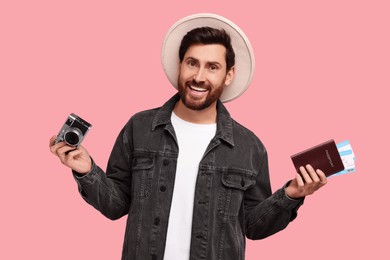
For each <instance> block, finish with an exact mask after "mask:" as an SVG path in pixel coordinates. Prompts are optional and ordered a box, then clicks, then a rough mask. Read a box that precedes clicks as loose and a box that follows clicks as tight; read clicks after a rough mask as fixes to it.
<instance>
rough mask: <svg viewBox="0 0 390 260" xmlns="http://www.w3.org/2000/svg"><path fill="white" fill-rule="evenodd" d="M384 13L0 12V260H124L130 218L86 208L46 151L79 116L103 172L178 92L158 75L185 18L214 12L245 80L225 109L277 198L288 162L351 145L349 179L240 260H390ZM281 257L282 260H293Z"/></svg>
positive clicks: (301, 7) (166, 4)
mask: <svg viewBox="0 0 390 260" xmlns="http://www.w3.org/2000/svg"><path fill="white" fill-rule="evenodd" d="M389 10H390V6H389V4H388V1H333V0H332V1H245V0H240V1H227V0H225V1H216V0H214V1H178V0H177V1H173V0H166V1H143V2H141V1H139V2H135V1H133V2H131V1H74V0H71V1H49V0H47V1H43V0H35V1H22V0H20V1H18V0H14V1H1V3H0V86H1V90H2V91H1V92H2V94H1V104H0V106H1V111H2V113H1V117H2V118H1V120H2V123H1V130H0V131H1V138H0V140H1V146H2V148H1V156H0V158H1V164H2V171H1V172H2V177H1V188H0V199H1V217H0V218H1V221H0V225H1V226H0V230H1V231H0V236H1V244H2V246H1V248H2V249H1V250H0V258H1V259H119V258H120V255H121V249H122V242H123V235H124V228H125V219H126V217H124V218H122V219H120V220H119V221H115V222H112V221H110V220H108V219H105V218H104V217H103V216H102V215H101V214H100V213H99V212H97V211H96V210H94V209H93V208H92V207H90V206H89V205H87V204H86V203H85V202H84V201H83V200H82V199H81V197H80V196H79V194H78V192H77V188H76V183H75V182H74V180H73V178H72V176H71V174H70V171H69V170H68V169H67V168H65V167H63V166H62V165H61V164H60V163H59V161H58V160H57V159H56V158H55V157H54V156H53V155H52V154H51V153H50V152H49V149H48V140H49V138H50V137H51V136H52V135H54V134H56V133H57V132H58V130H59V128H60V126H61V125H62V124H63V122H64V120H65V118H66V116H67V115H68V114H69V113H71V112H74V113H76V114H79V115H80V116H82V117H84V118H85V119H87V120H88V121H90V122H91V123H93V128H92V131H91V132H90V133H89V135H88V137H87V138H86V140H85V143H84V145H85V146H86V147H87V148H88V150H89V151H90V153H91V154H92V156H93V157H94V159H95V160H96V162H97V163H98V164H99V165H100V166H102V167H103V168H105V167H106V163H107V159H108V156H109V153H110V151H111V148H112V145H113V143H114V140H115V138H116V135H117V134H118V132H119V130H120V129H121V128H122V126H123V125H124V124H125V123H126V121H127V120H128V118H129V117H130V116H131V115H133V114H134V113H136V112H137V111H140V110H144V109H148V108H152V107H156V106H160V105H161V104H162V103H163V102H165V101H166V100H167V99H168V98H169V97H170V96H171V95H173V94H174V93H175V90H174V89H173V88H172V87H171V86H170V85H169V83H168V80H167V79H166V78H165V75H164V73H163V70H162V68H161V64H160V49H161V44H162V40H163V37H164V34H165V32H166V31H167V30H168V28H169V27H170V26H171V25H172V24H173V23H174V22H175V21H176V20H178V19H180V18H182V17H184V16H186V15H189V14H193V13H199V12H212V13H217V14H220V15H223V16H225V17H227V18H229V19H231V20H232V21H234V22H235V23H236V24H237V25H239V26H240V27H241V28H242V29H243V30H244V31H245V32H246V34H247V36H248V38H249V39H250V40H251V43H252V46H253V49H254V52H255V56H256V72H255V77H254V81H253V83H252V85H251V87H250V88H249V89H248V91H247V92H246V93H245V94H244V95H243V96H241V98H239V99H238V100H235V101H233V102H231V103H228V104H227V106H228V108H229V110H230V112H231V114H232V116H233V117H234V118H235V119H236V120H237V121H239V122H240V123H242V124H244V125H246V126H247V127H248V128H250V129H251V130H253V131H254V132H255V133H256V134H257V135H258V136H259V137H260V139H261V140H262V141H263V142H264V143H265V145H266V146H267V148H268V151H269V156H270V170H271V179H272V186H273V188H274V189H277V188H279V187H280V186H282V185H283V184H284V183H285V182H286V181H287V180H288V179H289V178H292V177H293V175H294V168H293V165H292V163H291V160H290V158H289V156H290V155H291V154H293V153H295V152H298V151H300V150H302V149H305V148H308V147H309V146H312V145H315V144H317V143H319V142H322V141H325V140H327V139H330V138H334V139H335V140H336V141H337V142H340V141H343V140H345V139H349V140H350V141H351V143H352V145H353V148H354V150H355V153H356V156H357V172H356V173H353V174H349V175H343V176H339V177H335V178H331V179H329V183H328V185H327V186H325V187H324V188H323V189H322V190H320V191H319V192H318V193H317V194H315V195H313V196H312V197H308V198H307V200H306V202H305V205H304V206H303V207H302V208H301V210H300V212H299V216H298V218H297V219H296V220H295V221H294V222H293V223H291V225H290V226H289V227H288V228H287V229H286V230H284V231H282V232H280V233H278V234H276V235H274V236H272V237H269V238H267V239H265V240H262V241H248V243H247V259H248V260H255V259H301V260H304V259H313V258H315V259H317V260H321V259H343V258H344V259H390V258H389V252H388V248H387V247H388V234H389V231H390V229H389V226H390V225H389V219H390V215H389V209H388V205H389V203H388V197H389V192H388V187H389V181H390V179H389V175H390V173H389V166H388V164H389V156H388V147H389V145H390V143H389V138H388V135H387V134H388V133H389V130H390V129H389V119H388V118H389V117H388V112H389V94H388V89H389V87H390V77H389V71H390V51H389V50H390V48H389V46H390V39H389V35H390V15H389ZM288 257H289V258H288Z"/></svg>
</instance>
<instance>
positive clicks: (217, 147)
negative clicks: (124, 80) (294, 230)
mask: <svg viewBox="0 0 390 260" xmlns="http://www.w3.org/2000/svg"><path fill="white" fill-rule="evenodd" d="M178 98H179V97H178V95H177V94H176V95H175V96H174V97H172V98H171V99H170V100H169V101H168V102H167V103H165V104H164V106H162V107H161V108H157V109H153V110H148V111H144V112H140V113H137V114H136V115H134V116H133V117H132V118H131V119H130V120H129V122H128V123H127V124H126V125H125V127H124V128H123V129H122V131H121V132H120V134H119V136H118V138H117V140H116V142H115V145H114V148H113V150H112V153H111V156H110V159H109V162H108V166H107V171H106V174H105V173H104V172H103V170H101V169H100V168H99V167H98V166H97V165H96V164H95V163H94V164H93V167H92V170H91V172H90V173H88V174H87V175H85V176H83V177H79V176H77V174H75V179H76V181H77V183H78V187H79V191H80V193H81V195H82V197H83V198H84V199H85V200H86V201H87V202H88V203H89V204H91V205H92V206H93V207H95V208H96V209H98V210H99V211H100V212H101V213H103V214H104V215H105V216H106V217H108V218H109V219H113V220H114V219H118V218H120V217H122V216H124V215H126V214H128V219H127V226H126V232H125V238H124V245H123V253H122V259H129V260H138V259H139V260H147V259H151V260H156V259H159V260H160V259H163V255H164V248H165V242H166V234H167V226H168V217H169V211H170V206H171V199H172V193H173V186H174V181H175V173H176V163H177V157H178V152H179V151H178V145H177V141H176V136H175V131H174V129H173V126H172V124H171V120H170V118H171V113H172V110H173V107H174V105H175V103H176V102H177V101H178ZM302 203H303V200H291V199H289V198H288V197H287V196H286V195H285V192H284V188H281V189H279V190H278V191H276V192H275V193H274V194H271V187H270V181H269V175H268V161H267V153H266V150H265V148H264V146H263V144H262V143H261V141H260V140H259V139H258V138H257V137H256V136H255V135H254V134H253V133H252V132H251V131H249V130H248V129H246V128H244V127H243V126H241V125H240V124H238V123H237V122H236V121H234V120H233V119H232V118H231V117H230V115H229V113H228V111H227V110H226V108H225V107H224V106H223V104H222V103H221V102H218V105H217V132H216V135H215V137H214V138H213V139H212V140H211V142H210V144H209V146H208V148H207V150H206V152H205V154H204V156H203V158H202V160H201V162H200V164H199V172H198V176H197V181H196V190H195V199H194V212H193V223H192V235H191V251H190V259H191V260H195V259H223V260H229V259H231V260H241V259H244V257H245V237H248V238H250V239H261V238H264V237H267V236H269V235H272V234H274V233H276V232H278V231H280V230H282V229H284V228H285V227H286V226H287V224H288V223H289V222H290V221H292V220H293V219H294V218H295V217H296V214H297V213H296V212H297V209H298V208H299V206H300V205H302ZM180 260H181V259H180Z"/></svg>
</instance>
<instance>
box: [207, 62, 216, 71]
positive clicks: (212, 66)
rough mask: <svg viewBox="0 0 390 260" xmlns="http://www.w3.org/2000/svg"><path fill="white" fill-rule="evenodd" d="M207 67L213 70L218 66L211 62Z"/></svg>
mask: <svg viewBox="0 0 390 260" xmlns="http://www.w3.org/2000/svg"><path fill="white" fill-rule="evenodd" d="M209 69H210V70H211V71H214V70H217V69H218V66H217V65H215V64H211V65H210V67H209Z"/></svg>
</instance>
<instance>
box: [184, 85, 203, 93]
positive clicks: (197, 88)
mask: <svg viewBox="0 0 390 260" xmlns="http://www.w3.org/2000/svg"><path fill="white" fill-rule="evenodd" d="M187 86H188V87H189V88H190V89H192V90H194V91H197V92H207V91H208V90H207V89H206V88H200V87H196V86H193V85H190V84H187Z"/></svg>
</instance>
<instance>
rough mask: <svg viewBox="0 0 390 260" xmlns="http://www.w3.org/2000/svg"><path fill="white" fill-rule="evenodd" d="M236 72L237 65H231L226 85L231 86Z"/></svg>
mask: <svg viewBox="0 0 390 260" xmlns="http://www.w3.org/2000/svg"><path fill="white" fill-rule="evenodd" d="M235 72H236V68H235V66H233V67H231V68H230V70H229V71H228V72H227V73H226V78H225V86H229V85H230V83H232V81H233V78H234V75H235Z"/></svg>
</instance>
